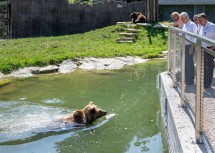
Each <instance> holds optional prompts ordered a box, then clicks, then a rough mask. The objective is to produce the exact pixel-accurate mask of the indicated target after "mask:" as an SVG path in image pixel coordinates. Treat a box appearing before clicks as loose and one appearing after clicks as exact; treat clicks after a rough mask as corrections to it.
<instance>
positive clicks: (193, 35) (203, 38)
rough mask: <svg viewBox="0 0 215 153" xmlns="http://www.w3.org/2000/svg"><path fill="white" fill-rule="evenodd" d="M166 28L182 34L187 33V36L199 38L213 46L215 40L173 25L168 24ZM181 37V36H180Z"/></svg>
mask: <svg viewBox="0 0 215 153" xmlns="http://www.w3.org/2000/svg"><path fill="white" fill-rule="evenodd" d="M168 28H169V29H170V30H173V31H177V32H179V33H183V34H185V35H188V36H191V37H193V38H196V39H198V40H200V41H203V42H205V43H207V44H210V45H211V46H215V40H212V39H209V38H206V37H201V36H199V35H196V34H193V33H191V32H187V31H184V30H181V29H179V28H176V27H173V26H169V27H168ZM181 37H182V36H181Z"/></svg>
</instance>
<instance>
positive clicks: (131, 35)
mask: <svg viewBox="0 0 215 153" xmlns="http://www.w3.org/2000/svg"><path fill="white" fill-rule="evenodd" d="M119 35H121V36H126V37H134V36H137V34H136V33H124V32H123V33H119Z"/></svg>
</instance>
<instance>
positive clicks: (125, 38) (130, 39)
mask: <svg viewBox="0 0 215 153" xmlns="http://www.w3.org/2000/svg"><path fill="white" fill-rule="evenodd" d="M121 40H122V41H124V40H128V41H134V39H133V38H130V37H123V38H117V41H121Z"/></svg>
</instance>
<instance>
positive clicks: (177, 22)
mask: <svg viewBox="0 0 215 153" xmlns="http://www.w3.org/2000/svg"><path fill="white" fill-rule="evenodd" d="M171 17H172V19H173V22H174V25H173V26H174V27H177V28H180V29H182V27H183V22H182V21H181V19H180V14H179V13H178V12H173V13H172V14H171Z"/></svg>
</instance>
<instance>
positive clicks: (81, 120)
mask: <svg viewBox="0 0 215 153" xmlns="http://www.w3.org/2000/svg"><path fill="white" fill-rule="evenodd" d="M73 118H74V121H75V122H76V123H81V124H85V121H84V114H83V112H82V111H76V112H75V113H74V114H73Z"/></svg>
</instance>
